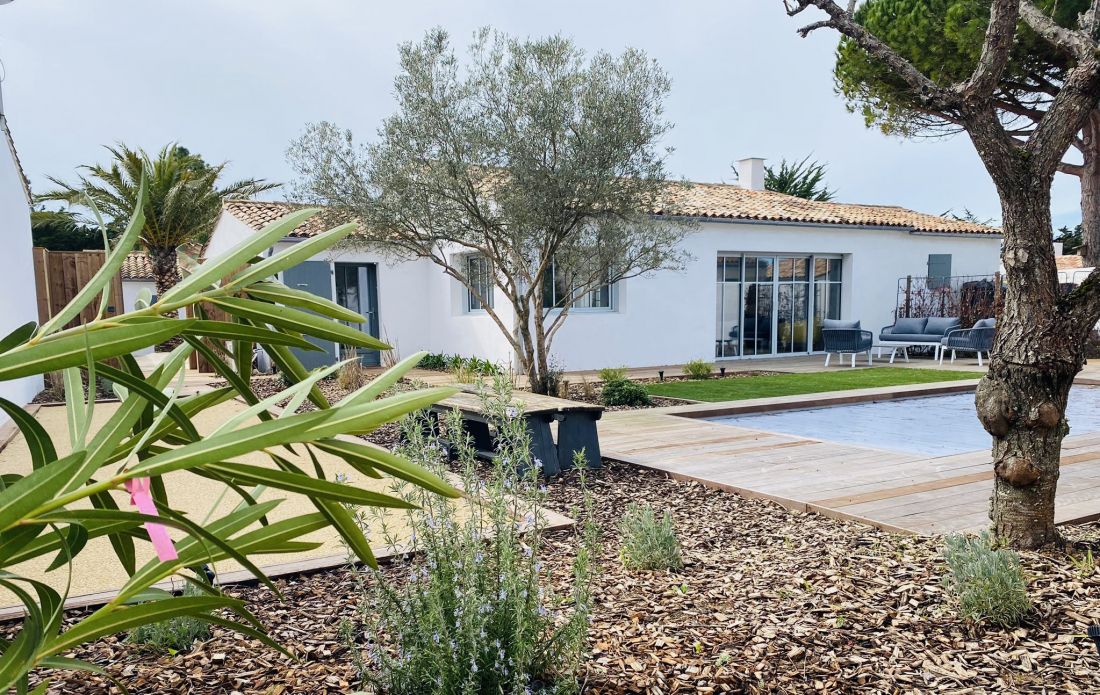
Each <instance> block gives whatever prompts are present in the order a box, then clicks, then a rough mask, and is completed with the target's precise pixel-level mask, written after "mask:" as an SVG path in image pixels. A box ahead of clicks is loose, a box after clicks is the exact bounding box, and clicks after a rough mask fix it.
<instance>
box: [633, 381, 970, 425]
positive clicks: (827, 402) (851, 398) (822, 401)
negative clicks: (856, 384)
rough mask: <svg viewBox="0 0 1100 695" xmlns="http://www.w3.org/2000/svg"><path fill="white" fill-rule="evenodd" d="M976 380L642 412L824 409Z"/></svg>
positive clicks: (965, 386) (964, 388)
mask: <svg viewBox="0 0 1100 695" xmlns="http://www.w3.org/2000/svg"><path fill="white" fill-rule="evenodd" d="M979 381H980V380H979V379H956V380H953V381H935V382H930V383H927V384H907V385H901V386H876V387H873V388H865V389H848V390H845V391H821V392H818V393H800V394H796V395H793V396H772V397H769V398H748V399H744V400H737V401H712V402H700V403H692V404H689V405H674V406H667V407H664V408H647V409H646V410H645V412H647V413H652V414H654V415H676V416H679V417H686V418H711V417H722V416H725V415H746V414H749V413H768V412H776V411H782V410H805V409H808V408H825V407H829V406H834V405H849V404H852V403H866V402H869V401H885V400H893V399H899V398H922V397H925V396H942V395H945V394H954V393H971V392H973V391H974V389H976V388H977V386H978V382H979ZM627 412H629V411H627Z"/></svg>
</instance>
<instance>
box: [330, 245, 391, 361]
mask: <svg viewBox="0 0 1100 695" xmlns="http://www.w3.org/2000/svg"><path fill="white" fill-rule="evenodd" d="M377 268H378V267H377V266H376V265H375V264H374V263H337V264H335V271H336V303H337V304H339V305H340V306H342V307H344V308H345V309H351V310H352V311H354V312H357V313H358V314H359V315H360V316H362V317H364V318H365V319H367V320H366V322H365V323H357V324H350V325H351V326H352V327H354V328H358V329H359V330H360V331H363V332H364V333H366V334H367V335H372V336H374V337H375V338H377V337H378V269H377ZM343 351H344V350H343V349H342V350H341V352H343ZM357 353H358V355H359V360H360V361H361V362H362V363H363V364H364V365H365V366H367V367H377V366H379V365H380V364H382V355H381V354H380V353H379V352H378V350H365V349H363V348H359V349H358V350H357Z"/></svg>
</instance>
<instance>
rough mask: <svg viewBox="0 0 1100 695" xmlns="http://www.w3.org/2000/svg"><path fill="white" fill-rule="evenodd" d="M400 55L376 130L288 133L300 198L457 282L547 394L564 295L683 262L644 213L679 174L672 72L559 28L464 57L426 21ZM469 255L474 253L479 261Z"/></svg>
mask: <svg viewBox="0 0 1100 695" xmlns="http://www.w3.org/2000/svg"><path fill="white" fill-rule="evenodd" d="M400 66H401V67H400V72H399V74H398V75H397V77H396V79H395V81H394V93H395V96H396V98H397V111H396V113H395V114H394V115H393V116H391V117H389V118H387V119H386V120H385V122H384V123H383V125H382V127H381V129H380V130H379V133H378V138H377V140H376V141H375V142H373V143H371V144H369V145H366V146H364V147H360V146H357V145H356V144H355V142H354V140H353V136H352V134H351V132H350V131H346V130H342V129H340V128H338V127H337V126H335V125H333V124H331V123H318V124H312V125H310V126H308V127H307V129H306V132H305V134H304V135H303V136H302V137H301V138H300V139H298V140H297V141H296V142H294V143H293V144H292V145H291V147H290V150H289V152H288V155H289V158H290V161H291V163H292V164H293V165H294V167H295V168H296V169H297V171H298V172H299V173H300V174H301V176H302V178H301V182H300V185H299V188H298V192H299V195H300V197H301V198H303V199H305V200H306V201H312V202H319V203H322V204H325V205H327V206H328V207H329V210H330V214H334V215H337V216H340V217H345V218H348V217H354V218H358V219H361V220H363V222H364V232H363V234H362V235H360V236H359V237H358V240H359V241H360V242H362V243H368V244H370V245H371V246H372V248H379V249H383V250H388V251H389V252H392V253H394V254H396V255H398V256H401V257H406V258H408V257H419V258H429V259H431V260H432V261H433V262H435V263H436V264H437V265H439V266H440V267H441V268H442V269H443V270H444V272H445V273H447V274H448V275H450V276H451V277H453V278H455V279H456V280H458V281H459V282H461V283H462V284H463V285H465V287H466V288H467V290H468V291H469V293H470V295H471V297H472V298H473V303H474V304H475V305H476V306H477V307H478V308H479V310H483V311H485V312H486V313H487V314H488V315H489V316H490V317H491V318H492V320H493V321H494V322H495V324H496V325H497V326H498V328H499V329H500V331H501V332H502V334H503V335H504V336H505V337H506V339H507V340H508V342H509V344H510V345H511V347H512V348H513V349H514V351H515V353H516V355H517V358H518V361H519V363H520V365H519V366H520V368H521V369H522V370H523V371H524V372H525V373H526V374H527V375H528V376H529V377H530V378H531V381H532V383H533V384H534V385H535V388H537V389H542V390H545V389H546V388H547V384H546V383H545V377H546V375H547V374H548V371H549V362H550V347H551V342H552V339H553V337H554V334H555V333H556V332H557V331H558V329H559V328H560V327H561V325H562V323H563V322H564V320H565V318H566V317H567V316H568V314H569V311H570V309H571V308H572V307H573V306H574V305H575V304H577V303H578V302H585V301H589V299H587V298H589V297H591V295H592V293H593V292H594V291H598V290H599V289H600V288H604V287H608V286H610V285H613V284H614V283H615V282H617V281H619V280H622V279H624V278H628V277H631V276H635V275H638V274H641V273H645V272H649V271H653V270H657V269H661V268H670V267H679V266H680V265H681V264H682V261H683V254H682V252H681V251H679V250H678V248H677V246H678V242H679V240H680V239H681V237H682V236H683V234H684V233H685V231H686V229H687V227H686V226H685V225H681V224H677V223H674V222H672V223H670V222H657V221H655V220H653V219H652V218H651V214H650V213H652V212H653V211H655V210H657V209H662V208H663V207H664V206H663V205H662V200H663V198H664V197H665V194H666V193H667V192H668V189H669V186H670V185H672V186H675V185H677V184H670V183H669V182H668V181H667V178H668V174H667V172H666V170H665V158H666V156H667V154H668V152H669V150H668V149H667V148H665V147H663V146H662V139H663V137H664V136H665V135H666V134H667V133H668V131H669V129H670V128H671V124H670V123H669V122H668V121H667V120H665V117H664V100H665V98H666V96H667V94H668V91H669V88H670V81H669V78H668V76H667V75H666V74H665V72H664V71H663V70H662V69H661V68H660V67H659V66H658V65H657V64H656V63H655V62H654V61H653V60H651V59H650V58H648V57H647V56H646V55H645V54H644V53H643V52H641V51H639V50H635V49H627V50H625V51H623V52H622V53H621V54H619V55H617V56H613V55H610V54H607V53H603V52H600V53H596V54H594V55H591V56H588V55H586V54H585V53H584V52H583V51H582V50H581V49H579V48H578V47H577V46H576V45H575V44H574V43H573V42H572V41H571V40H569V39H567V38H564V37H561V36H551V37H548V38H541V39H516V38H512V37H509V36H506V35H504V34H501V33H499V32H493V31H490V30H488V29H485V30H482V31H480V32H478V34H477V35H476V37H475V39H474V41H473V43H472V46H471V47H470V50H469V54H468V56H467V58H466V60H465V61H460V60H459V58H458V57H457V56H456V54H455V52H454V50H453V49H452V47H451V43H450V40H449V37H448V35H447V34H446V32H444V31H443V30H441V29H435V30H432V31H430V32H428V34H427V35H426V36H425V37H424V39H423V40H422V41H420V42H418V43H406V44H403V45H402V46H401V47H400ZM471 257H474V258H482V259H485V263H479V264H475V265H476V268H477V272H471V270H470V267H471V266H470V264H469V263H468V259H469V258H471ZM486 267H487V270H486ZM485 278H488V279H489V282H485V281H484V280H485ZM494 290H498V291H499V294H501V295H503V297H504V298H505V299H507V300H508V304H509V305H510V307H511V309H512V312H511V313H512V314H514V318H513V317H512V316H509V315H508V313H502V312H501V311H500V305H499V304H497V303H494V301H493V296H492V295H493V293H494ZM551 309H554V310H553V311H551Z"/></svg>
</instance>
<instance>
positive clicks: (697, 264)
mask: <svg viewBox="0 0 1100 695" xmlns="http://www.w3.org/2000/svg"><path fill="white" fill-rule="evenodd" d="M739 171H741V172H742V178H741V181H742V184H743V185H740V186H738V185H728V184H694V185H693V186H691V187H690V188H688V189H686V190H685V191H684V192H683V193H682V194H680V199H679V200H678V201H677V203H678V210H679V211H680V212H681V214H686V215H689V216H690V217H692V218H694V219H696V220H698V222H699V225H698V228H697V230H696V231H694V232H693V233H692V234H690V235H689V236H688V237H687V238H686V240H685V241H684V242H683V243H684V247H685V249H686V250H687V251H688V252H689V253H690V255H691V257H692V260H691V261H690V262H689V263H688V264H687V267H686V268H685V269H684V270H682V271H678V272H673V271H660V272H655V273H651V274H649V275H648V276H643V277H638V278H631V279H627V280H623V281H620V282H618V283H616V284H615V285H613V286H611V287H609V288H606V289H605V290H604V291H601V292H595V293H592V295H591V296H589V297H585V298H584V302H583V303H584V304H585V306H583V307H577V308H574V309H573V310H572V311H571V313H570V317H569V318H568V319H567V320H566V322H565V324H564V325H563V327H562V328H561V330H560V331H559V332H558V334H557V336H556V338H555V340H554V344H553V348H552V352H553V354H554V355H555V356H556V357H557V359H558V361H559V362H560V363H561V364H562V365H563V366H564V367H565V368H567V369H596V368H600V367H606V366H618V365H627V366H654V365H666V364H682V363H684V362H686V361H688V360H691V359H694V358H706V359H718V360H726V359H742V358H751V357H760V356H782V355H805V354H808V353H813V352H816V351H819V350H820V348H821V345H820V338H819V337H818V338H817V339H815V338H814V333H815V331H814V330H813V327H817V326H820V322H821V320H822V319H824V318H844V319H859V320H860V321H862V327H863V328H866V329H870V330H873V331H875V332H876V333H877V331H878V330H879V329H880V328H882V327H883V326H886V325H890V324H892V323H893V314H894V309H895V306H896V301H897V290H898V283H899V280H901V279H903V278H905V277H906V276H907V275H912V276H918V277H924V276H937V277H946V276H959V275H992V274H993V273H994V272H996V270H997V269H998V264H999V252H1000V243H1001V235H1000V232H999V230H997V229H993V228H990V227H986V226H983V225H980V224H974V223H971V222H966V221H962V220H957V219H950V218H946V217H941V216H936V215H927V214H923V213H918V212H914V211H912V210H906V209H904V208H900V207H895V206H881V205H853V204H842V203H831V202H829V203H826V202H815V201H809V200H804V199H801V198H794V197H791V196H787V195H782V194H779V193H774V192H770V191H765V190H763V179H764V177H763V160H761V159H749V160H742V161H741V162H740V166H739ZM291 207H292V206H290V205H288V204H286V203H274V202H261V201H230V202H228V203H226V205H225V206H224V209H223V211H222V216H221V218H220V220H219V222H218V224H217V226H216V228H215V230H214V233H213V236H212V238H211V241H210V244H209V246H208V248H207V257H214V256H217V255H219V254H220V253H222V252H223V251H225V250H226V249H227V248H229V247H230V246H232V245H233V244H235V243H237V242H239V241H240V240H241V239H242V238H245V237H247V236H248V235H250V234H253V233H254V232H255V231H256V230H258V229H260V228H262V227H263V226H264V225H265V224H267V223H269V222H271V221H273V220H275V219H277V218H279V217H280V216H282V215H284V214H286V213H287V212H288V211H289V210H290V209H291ZM656 214H657V215H658V216H659V215H660V211H656ZM320 231H323V227H322V225H321V223H320V222H319V221H318V220H316V218H315V219H313V220H310V221H309V222H307V223H306V224H304V225H302V226H301V227H299V228H298V229H296V230H294V232H292V233H291V234H290V235H289V236H288V237H287V238H286V239H284V240H283V241H282V242H280V243H279V244H278V247H279V248H282V247H285V246H286V245H288V244H294V243H296V242H298V241H301V240H302V239H304V238H308V237H310V236H312V235H314V234H316V233H318V232H320ZM470 262H471V263H474V264H476V263H477V259H476V258H472V259H471V261H470ZM472 268H473V270H475V271H476V265H475V266H473V267H472ZM282 280H283V282H285V283H286V284H288V285H290V286H292V287H297V288H300V289H306V290H309V291H311V292H314V293H316V294H320V295H322V296H326V297H330V298H334V299H336V300H337V301H338V302H339V303H341V304H343V305H345V306H348V307H350V308H352V309H355V310H358V311H360V312H361V313H362V314H363V315H364V316H367V317H368V319H369V324H368V325H367V326H365V328H366V330H368V331H369V332H371V333H372V334H374V335H377V336H379V337H380V338H382V339H383V340H385V341H386V342H388V343H389V344H390V345H393V346H394V348H395V349H396V351H397V352H398V353H399V354H402V355H404V354H409V353H411V352H413V351H415V350H428V351H431V352H446V353H458V354H462V355H476V356H479V357H483V358H488V359H491V360H495V361H498V362H503V363H507V362H512V363H513V364H514V363H515V356H514V355H513V354H512V350H511V347H510V346H509V344H508V342H507V341H506V340H505V338H504V336H503V335H501V333H500V331H499V329H498V328H497V327H496V325H495V324H494V323H493V322H492V320H491V318H490V317H489V316H488V315H487V314H486V313H485V311H483V310H480V309H479V308H478V307H477V306H476V302H474V301H473V300H472V298H471V297H470V293H469V292H467V291H466V289H465V288H464V287H463V286H462V285H461V284H460V283H459V282H458V281H456V280H454V279H452V278H450V277H447V276H445V275H444V274H443V273H442V271H441V270H440V269H439V267H438V266H436V265H435V264H434V263H433V262H431V261H430V260H427V259H417V260H410V261H395V260H393V259H391V258H389V257H387V256H384V255H382V254H380V253H377V252H373V251H371V250H369V249H354V250H353V249H337V250H333V251H330V252H328V253H326V254H325V255H324V256H319V257H316V258H314V259H313V260H312V261H308V262H306V263H303V264H302V265H301V266H298V267H295V268H292V269H290V270H288V271H287V272H286V273H285V274H284V277H283V278H282ZM490 283H491V280H489V279H488V278H487V285H488V284H490ZM497 296H498V297H499V296H500V295H499V293H497ZM503 303H504V302H503V300H501V301H500V303H499V304H497V306H496V307H495V308H496V309H498V310H504V311H503V312H502V319H503V320H504V321H505V322H509V325H510V322H511V321H512V320H513V317H512V316H511V315H510V312H508V311H507V307H505V306H502V304H503ZM326 349H327V350H328V352H329V353H330V354H329V355H327V356H326V357H325V358H324V359H328V360H331V359H334V358H335V357H336V353H337V348H336V347H335V346H333V345H328V346H326ZM364 359H365V360H366V361H368V362H371V361H377V360H378V356H377V355H370V354H365V355H364Z"/></svg>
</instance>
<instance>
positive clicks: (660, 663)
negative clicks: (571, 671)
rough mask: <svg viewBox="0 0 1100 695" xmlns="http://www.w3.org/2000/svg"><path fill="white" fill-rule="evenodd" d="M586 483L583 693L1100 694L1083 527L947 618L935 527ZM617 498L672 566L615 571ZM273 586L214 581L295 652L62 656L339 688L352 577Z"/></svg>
mask: <svg viewBox="0 0 1100 695" xmlns="http://www.w3.org/2000/svg"><path fill="white" fill-rule="evenodd" d="M588 483H589V487H590V489H592V491H593V494H594V497H595V502H596V514H597V516H598V521H599V523H600V525H601V526H602V529H603V557H602V560H601V563H600V570H599V572H598V574H597V575H596V576H595V579H594V582H595V596H596V605H595V607H594V613H593V622H592V626H591V629H590V631H589V646H590V648H591V650H592V653H591V658H590V659H589V660H588V662H587V664H586V669H585V673H584V674H582V675H583V678H584V687H585V692H590V693H621V692H646V693H696V692H700V693H711V692H750V693H764V692H789V693H807V692H854V693H925V692H943V693H988V692H1011V693H1016V692H1024V693H1078V692H1080V693H1086V692H1093V693H1094V692H1100V656H1098V655H1097V652H1096V648H1095V647H1094V646H1093V644H1092V642H1091V641H1090V640H1089V639H1087V638H1086V637H1085V634H1084V633H1085V630H1086V627H1087V626H1088V625H1091V624H1096V623H1098V622H1100V571H1098V570H1097V568H1096V567H1094V566H1091V567H1082V566H1081V565H1080V564H1075V563H1074V562H1073V561H1072V560H1071V556H1072V557H1074V558H1078V559H1080V558H1081V557H1082V556H1083V554H1084V550H1083V548H1084V547H1085V545H1084V544H1088V545H1089V547H1094V548H1095V547H1100V543H1098V539H1100V526H1098V525H1095V524H1093V525H1087V526H1080V527H1074V528H1068V529H1066V534H1067V536H1069V537H1070V538H1071V539H1072V540H1074V541H1076V543H1077V544H1076V545H1075V546H1073V547H1071V548H1070V549H1069V551H1068V553H1069V554H1067V552H1066V551H1062V550H1049V551H1044V552H1040V553H1024V554H1023V565H1024V568H1025V571H1026V572H1027V576H1028V579H1029V593H1030V596H1031V598H1032V600H1033V602H1034V604H1035V610H1034V611H1033V613H1032V615H1031V617H1030V618H1029V620H1028V621H1027V623H1025V624H1024V625H1023V626H1021V627H1019V628H1017V629H1014V630H1006V629H1000V628H986V627H980V626H970V625H966V624H963V623H961V622H960V621H959V620H958V619H957V618H956V616H955V614H954V613H953V611H952V609H951V605H950V601H949V599H948V598H947V597H946V596H945V593H944V590H943V588H942V584H941V581H942V572H943V566H942V563H941V562H940V560H939V542H938V541H937V540H935V539H920V538H914V537H903V536H896V535H892V534H888V533H884V532H880V531H876V530H874V529H871V528H869V527H866V526H862V525H859V524H855V523H846V522H840V521H835V520H832V519H827V518H824V517H820V516H817V515H813V514H798V513H792V512H789V511H787V510H785V509H783V508H781V507H779V506H778V505H775V504H772V503H769V502H762V501H756V500H746V499H742V498H740V497H738V496H736V495H734V494H729V493H725V492H719V491H715V490H710V489H707V488H704V487H702V486H700V485H698V484H695V483H685V482H679V481H674V480H671V479H668V478H667V477H665V476H664V475H663V474H660V473H657V472H652V471H646V470H642V469H639V468H636V467H634V466H630V465H625V464H609V465H608V466H607V467H605V468H604V469H603V470H601V471H598V472H595V473H592V474H590V475H589V476H588ZM549 494H550V503H549V506H551V507H552V508H554V509H555V510H557V511H560V512H563V513H571V512H573V511H574V510H575V509H576V508H577V507H578V506H579V501H580V491H579V490H578V487H577V481H576V478H575V475H569V476H567V477H566V478H565V479H564V480H559V481H554V482H552V483H551V484H550V485H549ZM630 502H640V503H650V504H653V505H655V506H657V507H658V508H667V509H669V510H670V512H671V513H672V516H673V518H674V520H675V523H676V527H677V533H678V537H679V538H680V541H681V543H682V545H683V552H684V558H685V562H686V565H685V567H684V569H683V570H681V571H678V572H628V571H626V570H624V569H623V568H622V565H621V563H620V561H619V559H618V557H617V552H618V547H619V538H618V523H619V519H620V517H621V515H622V512H623V510H624V509H625V508H626V506H627V504H628V503H630ZM546 542H547V544H548V547H547V549H546V554H545V557H546V558H547V562H546V564H547V567H548V572H549V573H550V574H551V576H552V581H554V582H555V584H557V585H558V588H559V589H562V590H564V589H565V588H566V587H567V585H568V581H569V565H570V561H571V559H572V554H573V546H574V536H573V535H572V532H570V531H564V532H558V533H554V534H550V535H549V536H548V537H547V541H546ZM1094 552H1095V551H1094ZM277 584H278V585H279V587H280V589H281V590H282V592H283V594H284V596H285V600H283V601H279V600H277V599H276V598H275V597H274V596H273V595H272V594H271V592H270V591H269V590H267V589H265V588H263V587H235V588H230V589H229V590H228V592H229V593H230V594H232V595H235V596H238V597H240V598H243V599H245V600H246V601H248V603H249V606H250V608H251V609H252V610H254V611H255V612H256V613H257V614H258V615H259V617H260V619H261V620H262V621H263V622H264V623H265V624H266V625H267V626H268V627H269V629H270V631H271V634H272V635H273V636H274V637H275V638H276V639H277V640H279V641H280V642H281V643H282V644H284V645H286V646H287V647H288V648H289V649H290V650H291V651H292V652H293V653H294V654H296V655H298V657H299V660H298V661H292V660H289V659H287V658H286V657H284V656H281V655H279V654H278V653H276V652H273V651H272V650H270V649H268V648H266V647H263V646H262V645H260V644H258V643H256V642H254V641H252V640H249V639H247V638H243V637H240V636H238V635H234V634H232V633H228V632H226V631H223V630H220V629H217V628H215V636H214V637H213V638H212V639H210V640H208V641H206V642H204V643H199V644H196V645H195V648H194V649H193V650H192V651H191V652H190V653H187V654H177V655H174V656H158V655H155V654H148V653H143V652H140V651H137V650H135V649H133V648H132V647H130V646H129V645H127V644H125V643H124V641H122V639H121V638H117V637H116V638H109V639H106V640H102V641H100V642H98V643H96V644H94V645H91V646H89V647H87V648H84V649H81V650H79V651H78V652H76V653H74V654H73V655H74V656H78V657H80V658H84V659H88V660H91V661H93V662H95V663H97V664H100V665H102V666H103V667H105V668H106V669H107V670H108V671H109V672H110V673H112V674H113V675H115V676H116V677H118V678H119V679H120V680H121V681H122V682H123V683H124V684H125V685H126V686H127V688H129V689H130V690H131V691H132V692H136V693H270V694H282V693H343V692H349V691H354V690H355V689H356V687H358V684H357V683H356V682H355V674H354V670H353V668H352V667H351V665H350V659H349V654H348V653H347V651H346V649H345V647H344V646H343V645H342V644H341V642H340V639H339V637H338V633H337V628H338V624H339V621H340V619H341V618H342V617H349V616H352V615H353V612H354V610H355V606H356V603H357V600H358V597H357V596H356V592H355V588H354V585H353V582H352V581H351V578H350V575H349V574H348V573H347V572H346V571H345V570H332V571H327V572H322V573H318V574H314V575H311V576H305V577H292V578H284V579H280V580H278V581H277ZM8 628H9V630H8V631H9V632H10V628H11V626H8ZM0 632H4V630H0ZM56 675H57V676H58V678H59V680H56V681H55V682H54V686H53V690H51V692H54V693H102V692H116V691H115V690H112V689H111V688H112V686H110V685H109V683H107V682H106V681H104V680H102V679H100V678H99V677H96V676H88V675H68V674H56Z"/></svg>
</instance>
